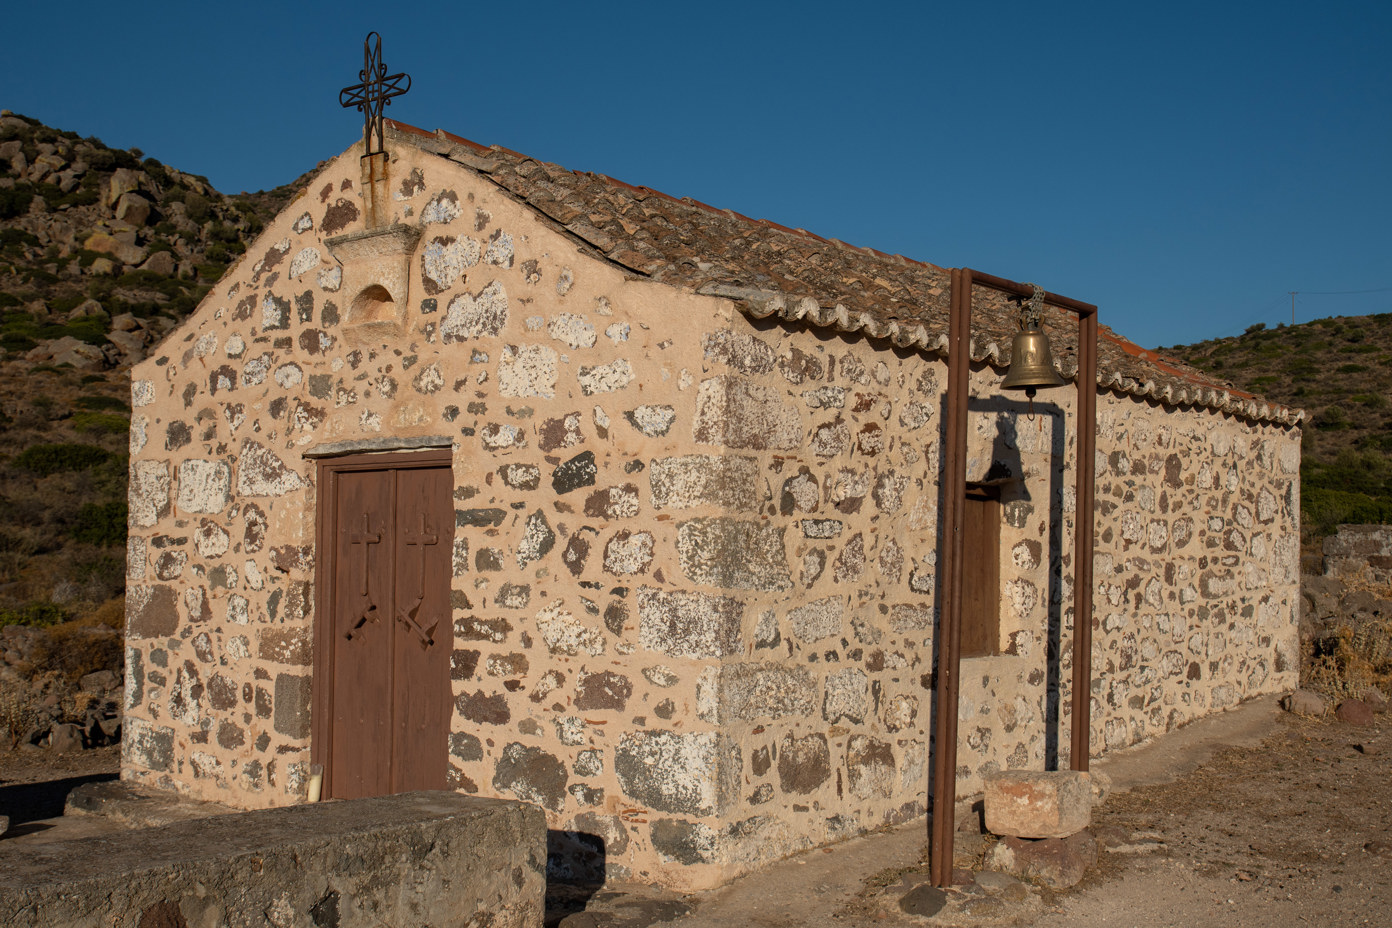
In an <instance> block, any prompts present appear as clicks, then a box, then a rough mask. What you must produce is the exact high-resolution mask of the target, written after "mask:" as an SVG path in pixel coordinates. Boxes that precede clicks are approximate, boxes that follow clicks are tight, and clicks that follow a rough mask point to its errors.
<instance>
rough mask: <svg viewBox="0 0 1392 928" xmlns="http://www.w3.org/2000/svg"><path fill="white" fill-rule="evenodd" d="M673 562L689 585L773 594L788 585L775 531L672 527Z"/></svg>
mask: <svg viewBox="0 0 1392 928" xmlns="http://www.w3.org/2000/svg"><path fill="white" fill-rule="evenodd" d="M677 556H678V558H679V559H680V561H681V569H682V573H684V574H686V575H687V576H688V577H690V578H691V580H692V581H693V582H694V583H701V584H706V585H708V586H715V587H722V588H726V589H736V590H764V591H779V592H781V591H783V590H787V589H789V588H790V587H791V586H792V585H793V579H792V575H791V574H790V573H789V570H788V557H787V554H786V553H785V549H784V543H783V526H781V525H773V524H772V523H769V522H744V521H741V520H739V519H726V518H712V519H692V520H691V521H690V522H683V523H681V524H680V525H678V526H677Z"/></svg>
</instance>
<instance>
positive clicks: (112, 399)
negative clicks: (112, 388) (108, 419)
mask: <svg viewBox="0 0 1392 928" xmlns="http://www.w3.org/2000/svg"><path fill="white" fill-rule="evenodd" d="M73 406H74V407H76V408H77V409H95V410H97V411H111V410H115V411H117V412H126V413H128V412H130V406H129V405H128V404H127V403H126V401H125V400H123V399H121V398H120V397H116V396H103V395H101V394H100V393H88V394H86V395H84V396H79V397H78V398H77V399H75V400H73Z"/></svg>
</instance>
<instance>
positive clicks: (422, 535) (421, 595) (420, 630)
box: [396, 513, 440, 648]
mask: <svg viewBox="0 0 1392 928" xmlns="http://www.w3.org/2000/svg"><path fill="white" fill-rule="evenodd" d="M401 536H402V538H401V543H402V544H404V545H406V546H407V548H408V549H409V548H412V547H419V548H420V562H419V564H418V566H417V570H416V595H415V599H414V601H413V602H412V603H411V606H410V608H409V609H402V610H400V611H399V612H398V613H397V616H396V617H397V618H398V619H399V620H401V622H403V623H405V624H406V625H407V626H409V627H410V628H411V630H412V631H414V632H415V633H416V637H417V638H419V639H420V643H421V647H422V648H428V647H430V646H431V645H432V644H434V643H435V629H436V628H437V627H438V626H439V624H440V620H439V618H438V617H437V618H436V619H435V621H434V622H431V623H430V627H429V628H425V627H424V626H422V625H421V624H420V623H419V622H418V621H417V620H416V613H417V612H418V611H420V606H421V603H422V602H423V601H424V600H425V549H426V546H427V545H436V544H439V543H440V536H439V535H437V534H436V533H434V532H428V531H426V528H425V513H421V514H420V531H418V532H412V531H405V532H402V533H401Z"/></svg>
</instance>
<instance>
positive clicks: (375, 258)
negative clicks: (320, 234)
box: [324, 223, 421, 344]
mask: <svg viewBox="0 0 1392 928" xmlns="http://www.w3.org/2000/svg"><path fill="white" fill-rule="evenodd" d="M420 238H421V230H420V229H418V228H416V227H415V226H408V225H404V224H401V223H397V224H395V225H390V226H385V227H383V228H380V229H369V230H368V231H366V232H353V233H350V234H348V235H340V236H337V237H335V238H331V239H328V240H326V241H325V242H324V244H325V245H326V246H327V247H328V249H329V254H331V255H333V257H334V260H336V261H338V263H339V264H341V265H343V289H344V290H345V291H347V292H348V293H351V294H353V298H352V301H351V302H350V303H349V304H348V312H347V316H346V318H345V319H344V335H345V337H346V338H347V340H348V342H349V343H350V344H366V343H368V342H373V341H376V342H381V341H384V340H392V339H395V338H402V337H405V335H406V333H407V329H408V327H409V324H408V316H409V308H410V305H411V304H410V295H411V294H410V289H411V257H412V256H413V255H414V254H415V251H416V245H417V244H418V243H419V242H420Z"/></svg>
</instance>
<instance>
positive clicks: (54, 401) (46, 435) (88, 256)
mask: <svg viewBox="0 0 1392 928" xmlns="http://www.w3.org/2000/svg"><path fill="white" fill-rule="evenodd" d="M304 180H305V179H301V181H300V182H297V184H295V185H287V186H285V187H281V188H278V189H276V190H272V191H264V192H260V193H254V194H242V195H239V196H226V195H224V194H222V193H219V192H218V191H217V190H215V189H213V187H212V186H211V185H210V184H209V183H208V181H207V179H206V178H204V177H199V176H197V175H193V174H188V173H185V172H183V171H180V170H177V169H175V168H172V167H169V166H167V165H164V164H161V163H160V162H158V161H156V160H155V159H153V158H145V157H143V156H142V154H141V152H140V151H139V150H137V149H131V150H129V151H121V150H117V149H113V148H109V147H108V146H106V145H104V144H103V143H102V142H101V141H100V140H98V139H95V138H83V137H81V136H79V135H78V134H77V133H75V132H68V131H62V130H58V129H53V128H50V127H48V126H45V125H43V124H41V123H39V122H38V121H37V120H34V119H30V118H28V117H25V116H19V115H15V114H13V113H10V112H9V111H0V431H3V433H4V435H5V441H4V443H3V445H0V626H6V625H13V624H22V625H48V624H52V623H55V622H59V623H61V622H66V621H70V620H77V621H78V622H79V623H83V622H85V623H87V624H88V625H90V624H93V623H96V624H106V623H108V622H115V623H118V624H119V621H120V608H119V597H120V596H121V595H122V591H123V589H124V586H125V568H124V563H125V524H126V489H125V483H126V458H127V451H126V445H127V438H126V434H127V430H128V428H129V422H130V418H129V417H130V407H129V390H130V386H129V367H130V365H131V364H132V363H134V362H135V361H138V360H139V359H141V358H142V357H144V354H145V351H146V350H147V349H148V347H149V346H150V345H151V344H153V343H154V342H156V341H158V340H159V339H160V337H161V336H163V335H164V334H165V333H166V332H168V331H169V330H170V329H171V328H172V327H173V326H174V325H175V324H176V323H177V322H178V321H179V320H180V319H182V318H183V317H185V316H186V315H187V314H188V313H189V312H190V311H191V310H192V309H193V308H194V307H195V306H196V305H197V304H198V302H199V300H201V299H202V298H203V295H204V294H206V293H207V292H208V290H209V289H210V288H211V286H212V285H213V284H214V283H215V282H216V281H217V279H218V278H219V277H220V276H221V275H222V273H223V272H224V271H225V270H226V269H227V267H228V266H229V265H230V264H231V263H232V262H234V261H235V260H237V258H238V256H239V255H240V254H242V252H244V251H245V250H246V243H247V242H248V241H249V240H250V239H251V238H252V236H254V235H255V234H256V233H257V232H258V231H260V229H261V228H262V226H263V224H264V222H265V221H266V219H268V218H269V217H271V216H273V215H274V214H275V213H276V212H277V211H278V210H279V209H280V208H281V206H282V205H283V204H284V203H285V202H286V201H287V200H288V199H289V198H290V196H291V194H292V192H293V191H294V190H296V189H298V187H299V186H302V184H303V182H304ZM5 654H11V655H12V656H13V654H14V650H13V649H9V650H8V651H7V650H6V649H4V648H0V656H4V655H5ZM62 669H63V671H64V672H65V673H66V674H68V675H70V676H71V675H73V674H77V673H79V672H82V671H83V670H84V669H85V668H83V667H66V668H62Z"/></svg>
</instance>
